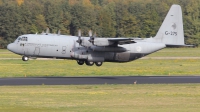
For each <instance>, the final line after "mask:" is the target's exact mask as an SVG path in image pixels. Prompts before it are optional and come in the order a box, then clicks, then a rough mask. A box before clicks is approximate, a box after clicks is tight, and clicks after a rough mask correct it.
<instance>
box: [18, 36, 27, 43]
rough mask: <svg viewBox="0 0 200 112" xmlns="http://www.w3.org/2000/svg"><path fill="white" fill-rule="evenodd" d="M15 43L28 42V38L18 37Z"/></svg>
mask: <svg viewBox="0 0 200 112" xmlns="http://www.w3.org/2000/svg"><path fill="white" fill-rule="evenodd" d="M17 41H18V42H19V41H28V37H18V39H17Z"/></svg>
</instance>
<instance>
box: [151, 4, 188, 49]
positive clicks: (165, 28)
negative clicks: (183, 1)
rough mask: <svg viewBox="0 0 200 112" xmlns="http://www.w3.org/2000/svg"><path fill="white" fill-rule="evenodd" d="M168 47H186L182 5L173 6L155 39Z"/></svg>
mask: <svg viewBox="0 0 200 112" xmlns="http://www.w3.org/2000/svg"><path fill="white" fill-rule="evenodd" d="M154 39H155V40H156V42H162V43H165V44H166V45H185V43H184V32H183V18H182V10H181V7H180V5H172V6H171V8H170V10H169V12H168V14H167V16H166V18H165V20H164V22H163V24H162V25H161V27H160V29H159V31H158V33H157V34H156V36H155V38H154Z"/></svg>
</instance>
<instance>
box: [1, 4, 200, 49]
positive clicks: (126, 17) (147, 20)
mask: <svg viewBox="0 0 200 112" xmlns="http://www.w3.org/2000/svg"><path fill="white" fill-rule="evenodd" d="M172 4H180V5H181V7H182V10H183V16H184V31H185V39H186V43H187V44H195V45H199V44H200V0H0V47H1V48H5V47H6V45H7V44H8V43H10V42H12V41H14V40H15V39H16V38H17V37H18V36H19V35H22V34H29V33H41V32H42V31H44V30H45V29H46V28H47V27H48V28H49V29H50V31H51V33H56V32H57V31H58V30H61V32H62V34H68V35H77V31H78V29H81V30H82V32H83V35H85V36H87V35H88V30H90V29H91V30H93V31H94V32H96V33H97V35H98V37H140V38H148V37H151V36H155V34H156V33H157V31H158V29H159V27H160V25H161V24H162V21H163V19H164V18H165V16H166V14H167V12H168V10H169V8H170V7H171V5H172Z"/></svg>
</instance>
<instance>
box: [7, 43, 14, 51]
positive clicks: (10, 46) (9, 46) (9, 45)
mask: <svg viewBox="0 0 200 112" xmlns="http://www.w3.org/2000/svg"><path fill="white" fill-rule="evenodd" d="M13 48H14V45H13V43H11V44H8V46H7V49H8V50H9V51H12V50H13Z"/></svg>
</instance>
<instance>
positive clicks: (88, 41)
mask: <svg viewBox="0 0 200 112" xmlns="http://www.w3.org/2000/svg"><path fill="white" fill-rule="evenodd" d="M168 46H187V45H185V44H184V32H183V19H182V10H181V7H180V6H179V5H172V6H171V8H170V10H169V12H168V14H167V16H166V18H165V20H164V22H163V24H162V25H161V27H160V29H159V31H158V33H157V34H156V36H155V37H153V38H146V39H140V38H97V37H95V35H92V32H91V31H89V37H81V31H80V30H79V32H78V36H68V35H60V33H58V34H50V33H49V32H48V31H47V32H46V33H42V34H26V35H22V36H19V37H18V38H17V39H16V40H15V41H14V43H11V44H9V45H8V46H7V49H8V50H10V51H12V52H14V53H16V54H19V55H22V60H23V61H28V60H29V58H55V59H73V60H76V61H77V63H78V64H79V65H83V64H84V63H85V64H86V65H88V66H92V65H94V64H95V65H96V66H101V65H102V63H103V62H129V61H133V60H136V59H138V58H141V57H144V56H146V55H148V54H151V53H153V52H156V51H158V50H161V49H163V48H165V47H168Z"/></svg>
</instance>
